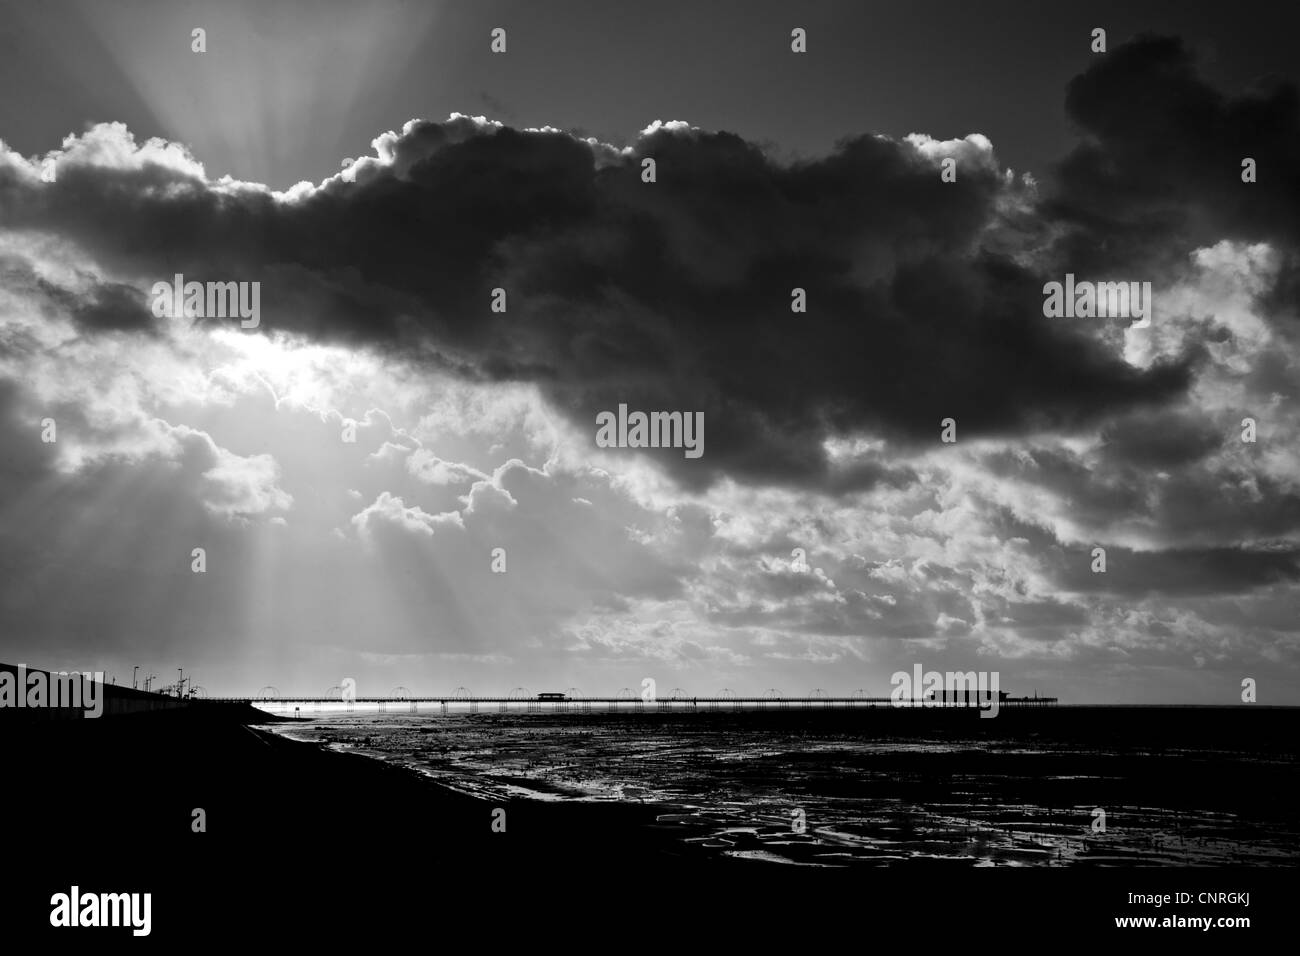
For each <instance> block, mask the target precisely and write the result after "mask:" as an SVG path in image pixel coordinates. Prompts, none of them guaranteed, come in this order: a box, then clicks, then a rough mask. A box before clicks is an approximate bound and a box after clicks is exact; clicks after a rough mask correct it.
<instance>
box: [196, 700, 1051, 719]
mask: <svg viewBox="0 0 1300 956" xmlns="http://www.w3.org/2000/svg"><path fill="white" fill-rule="evenodd" d="M208 699H209V700H221V701H230V702H238V703H243V704H248V705H250V706H252V707H256V708H258V709H259V710H264V711H266V712H267V713H270V714H276V715H277V716H285V717H311V716H315V715H318V714H338V713H379V714H384V713H390V714H437V715H444V716H445V715H449V714H477V713H496V714H508V713H510V714H524V713H528V714H534V713H536V714H584V713H587V714H642V713H661V714H669V713H675V714H680V713H701V712H704V713H709V712H732V711H760V712H761V711H788V710H803V711H825V710H834V711H848V710H881V709H883V710H907V709H922V710H938V709H953V710H979V709H981V708H988V707H989V706H990V705H992V703H993V702H992V701H990V700H987V699H985V700H982V701H978V700H976V699H975V697H974V696H973V695H972V696H970V697H969V698H966V699H960V700H957V699H948V700H909V701H907V702H906V704H905V705H903V704H901V703H896V702H895V701H894V700H892V699H891V698H889V697H779V696H776V697H659V698H655V699H653V700H644V699H642V698H640V697H556V696H555V695H544V696H531V697H522V696H520V697H511V696H507V697H467V696H448V697H408V696H388V697H353V698H342V699H340V698H338V697H280V696H273V697H272V696H267V697H217V698H208ZM1056 702H1057V699H1056V698H1055V697H1003V698H1001V699H1000V700H998V701H997V707H998V709H999V710H1000V709H1002V708H1012V709H1020V708H1026V707H1031V708H1032V707H1050V706H1053V705H1055V704H1056Z"/></svg>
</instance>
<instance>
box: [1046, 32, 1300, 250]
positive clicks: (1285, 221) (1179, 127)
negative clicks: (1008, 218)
mask: <svg viewBox="0 0 1300 956" xmlns="http://www.w3.org/2000/svg"><path fill="white" fill-rule="evenodd" d="M1066 110H1067V112H1068V113H1069V116H1070V118H1071V119H1072V120H1073V122H1074V123H1075V124H1076V125H1077V127H1078V130H1079V132H1080V133H1081V134H1082V137H1083V141H1082V143H1081V144H1080V145H1079V146H1078V147H1077V148H1076V149H1075V150H1074V151H1073V152H1071V153H1070V155H1069V156H1068V157H1067V158H1066V159H1065V160H1064V162H1062V163H1061V165H1060V168H1059V170H1058V176H1059V191H1058V194H1057V195H1056V197H1055V199H1054V201H1053V203H1052V204H1051V206H1050V208H1051V209H1052V211H1053V212H1054V213H1055V214H1056V215H1057V216H1059V217H1060V219H1061V221H1062V222H1065V223H1069V224H1070V225H1072V226H1074V227H1076V229H1077V231H1076V232H1073V233H1072V234H1071V237H1070V239H1069V241H1068V242H1067V243H1065V244H1064V245H1063V247H1062V249H1061V254H1062V257H1063V259H1064V261H1066V262H1067V263H1069V264H1070V265H1072V266H1074V267H1075V268H1078V269H1084V268H1098V269H1100V268H1128V269H1132V268H1133V267H1134V266H1135V265H1138V264H1141V263H1145V264H1147V266H1148V268H1158V269H1163V268H1165V267H1169V266H1172V265H1174V264H1177V263H1179V262H1181V261H1183V259H1184V258H1185V256H1186V253H1187V252H1188V251H1190V250H1191V249H1192V248H1194V247H1195V246H1198V245H1204V244H1206V243H1212V242H1215V241H1218V240H1220V239H1224V238H1234V239H1244V240H1250V241H1258V240H1264V239H1267V240H1272V241H1274V242H1275V243H1276V244H1278V245H1280V246H1282V247H1284V248H1291V249H1294V248H1295V246H1296V241H1297V239H1298V238H1300V94H1298V93H1297V90H1296V87H1295V86H1294V85H1293V84H1292V83H1290V82H1283V81H1281V80H1279V79H1266V80H1264V81H1261V82H1260V83H1259V84H1258V85H1257V86H1256V87H1255V88H1253V89H1251V90H1249V91H1247V92H1245V93H1243V94H1241V95H1239V96H1234V97H1229V96H1225V95H1223V94H1222V93H1220V92H1218V91H1217V90H1215V89H1214V88H1213V87H1211V86H1209V85H1208V84H1207V83H1206V82H1205V81H1204V80H1202V79H1201V78H1200V77H1199V76H1198V75H1197V71H1196V65H1195V62H1194V60H1193V57H1192V55H1191V54H1190V53H1189V52H1188V50H1186V49H1185V48H1184V46H1183V43H1182V41H1181V40H1178V39H1175V38H1169V37H1154V36H1144V37H1140V38H1138V39H1137V40H1135V41H1133V42H1131V43H1127V44H1125V45H1124V46H1122V47H1120V48H1118V49H1115V50H1113V51H1112V52H1110V53H1108V54H1106V55H1105V56H1103V57H1097V59H1096V64H1095V65H1094V66H1093V67H1092V68H1090V69H1089V70H1088V71H1087V72H1085V73H1083V74H1082V75H1080V76H1078V77H1076V78H1075V79H1074V80H1073V81H1071V83H1070V84H1069V87H1068V91H1067V96H1066ZM1246 157H1250V158H1252V159H1254V160H1255V161H1256V163H1257V164H1258V169H1257V172H1258V181H1257V182H1255V183H1252V184H1247V183H1243V182H1242V179H1241V174H1242V166H1241V163H1242V160H1243V159H1244V158H1246Z"/></svg>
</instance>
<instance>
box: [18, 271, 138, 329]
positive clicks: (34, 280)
mask: <svg viewBox="0 0 1300 956" xmlns="http://www.w3.org/2000/svg"><path fill="white" fill-rule="evenodd" d="M83 279H84V282H83V283H82V284H83V285H84V286H85V288H84V289H81V290H76V289H66V288H63V287H62V286H60V285H58V284H56V283H54V282H51V281H50V280H48V279H46V278H43V277H41V276H39V275H37V274H36V272H35V271H34V270H33V269H32V267H31V266H30V265H29V264H28V263H27V262H25V261H23V260H21V259H18V258H16V257H13V256H0V283H2V284H3V286H4V288H5V289H7V290H9V291H11V292H13V291H17V290H19V289H21V290H23V291H25V292H26V293H28V294H29V295H31V296H32V297H33V299H34V300H35V301H36V302H37V303H39V305H40V307H41V308H42V309H44V310H45V311H46V313H47V314H49V315H67V316H69V317H70V318H71V319H72V320H73V322H75V323H76V325H77V327H78V329H79V330H81V331H83V332H89V333H94V332H140V333H146V334H150V335H152V334H155V333H156V332H157V320H156V319H155V318H154V316H153V313H152V312H151V311H150V310H149V304H148V302H147V301H146V299H145V297H144V296H143V295H142V294H141V293H140V290H139V289H137V288H135V287H134V286H130V285H124V284H122V283H118V282H98V283H97V282H95V281H94V280H93V279H92V278H91V277H89V276H85V277H83Z"/></svg>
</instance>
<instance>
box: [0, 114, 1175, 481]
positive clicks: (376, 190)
mask: <svg viewBox="0 0 1300 956" xmlns="http://www.w3.org/2000/svg"><path fill="white" fill-rule="evenodd" d="M384 148H385V149H386V150H387V151H388V152H389V154H390V155H391V160H392V161H391V164H390V165H383V164H380V163H377V162H374V161H369V162H363V163H361V164H359V165H358V166H357V167H356V175H355V182H344V181H343V180H342V179H340V180H336V181H333V182H331V183H330V184H329V185H328V187H326V188H324V189H321V190H318V191H317V192H315V193H314V194H312V195H311V196H309V197H306V198H301V197H300V198H298V199H296V200H293V201H289V202H278V201H276V200H274V199H273V198H272V197H270V196H269V195H266V194H264V193H259V192H255V191H251V190H244V191H238V190H227V191H221V190H217V189H213V188H210V187H209V186H208V185H207V184H205V183H203V182H202V181H201V180H199V179H197V178H195V177H194V176H193V175H192V174H190V173H187V172H186V171H185V170H184V169H183V168H179V167H178V168H165V167H163V166H161V165H156V164H154V165H144V166H143V167H142V168H138V169H105V168H103V167H101V166H91V165H80V166H76V165H73V166H71V167H70V168H68V169H67V170H63V169H60V172H59V177H58V182H57V184H56V185H53V186H49V187H43V188H38V187H33V186H32V185H31V184H30V183H26V182H23V183H20V182H19V181H18V180H17V179H16V178H14V177H13V176H10V177H8V181H7V182H6V179H5V176H4V173H3V170H0V210H2V211H3V214H4V216H5V218H6V219H7V220H9V221H11V222H13V223H15V224H17V225H19V226H28V227H32V228H43V229H53V230H55V231H57V232H60V233H62V234H64V235H68V236H71V237H73V238H75V239H76V240H78V241H79V242H81V243H83V244H84V245H86V246H88V247H90V248H91V249H92V250H93V251H94V253H95V255H96V256H97V257H98V258H100V259H101V260H104V261H108V262H110V263H112V264H113V265H114V266H115V267H117V268H120V269H122V270H124V271H128V272H130V273H132V274H134V275H138V276H140V277H142V278H144V279H147V280H150V281H153V280H156V279H160V278H167V279H170V277H171V275H172V274H173V273H175V272H181V273H183V274H184V275H185V276H186V278H187V279H198V280H200V281H202V280H232V279H238V280H252V279H260V280H262V281H263V289H262V311H263V316H264V319H263V328H264V329H290V330H293V331H297V332H302V333H305V334H308V335H312V336H318V337H321V338H328V339H341V340H345V341H348V342H353V343H369V344H373V345H375V346H378V347H381V348H384V349H390V348H397V349H401V350H403V351H404V352H407V353H409V354H412V355H417V356H419V357H421V358H422V359H424V360H427V361H431V362H435V363H437V364H439V365H440V366H442V367H446V368H452V369H455V370H456V371H458V372H460V373H461V374H465V375H468V376H472V377H477V378H480V379H486V380H521V381H531V382H535V383H538V384H539V385H540V386H541V387H542V388H543V389H544V391H545V393H546V394H547V397H548V398H549V399H550V401H551V402H552V403H553V405H555V406H556V407H558V408H560V409H562V410H563V411H565V412H566V413H567V414H569V415H570V416H571V417H572V419H573V420H574V422H575V423H576V424H578V425H579V427H581V428H583V429H584V430H587V431H590V432H592V433H593V435H594V432H595V416H596V414H597V413H598V412H600V411H604V410H613V409H616V408H617V407H618V405H619V404H620V403H626V404H627V405H628V406H629V408H631V409H643V410H647V411H650V410H682V411H702V412H704V414H705V421H706V454H705V456H704V457H703V458H702V459H699V460H686V459H684V458H683V456H682V455H681V452H680V450H673V451H660V452H658V453H657V454H658V455H659V457H660V460H661V461H662V462H663V463H664V465H665V466H666V467H668V468H670V469H672V471H673V472H674V473H675V474H676V476H677V477H678V479H679V480H681V481H683V482H684V483H687V484H690V485H693V486H700V485H703V484H707V483H708V482H710V481H712V480H713V479H715V478H716V477H718V476H719V475H721V474H729V475H733V476H736V477H738V478H741V479H743V480H748V481H754V482H762V483H769V484H787V485H803V486H811V487H818V488H822V489H825V490H829V491H833V492H842V491H849V490H854V489H858V488H864V487H870V486H872V485H874V484H875V483H877V482H880V481H885V482H887V483H889V484H895V485H896V484H898V483H900V482H904V483H905V482H906V481H908V480H910V479H911V475H910V474H909V473H907V472H906V471H900V470H889V469H883V468H881V467H878V466H872V465H869V464H868V465H861V464H859V465H857V466H851V467H847V468H846V467H842V466H841V467H832V466H831V464H830V463H829V462H828V460H827V458H826V455H825V453H824V450H823V442H824V441H825V439H826V438H828V437H834V436H848V435H853V434H861V433H864V432H865V433H868V434H875V435H880V436H883V437H886V438H888V439H890V440H892V441H893V442H895V443H896V444H902V445H907V444H914V443H918V442H924V443H931V442H934V441H935V440H936V438H937V435H938V431H939V422H940V420H941V419H943V418H946V417H949V416H951V417H954V418H956V419H958V421H959V423H960V426H959V427H960V429H961V434H962V436H963V437H973V436H977V435H981V434H985V435H987V434H1010V433H1016V432H1018V431H1021V430H1024V429H1027V428H1072V427H1076V426H1080V425H1083V424H1087V423H1090V422H1093V421H1096V420H1099V419H1100V418H1102V417H1103V416H1105V415H1107V414H1109V413H1111V412H1114V411H1118V410H1123V409H1126V408H1130V407H1133V406H1144V405H1147V404H1152V403H1156V404H1158V403H1163V402H1167V401H1169V400H1171V399H1173V398H1174V397H1176V396H1178V395H1180V394H1181V393H1182V392H1183V391H1184V390H1185V388H1186V387H1187V384H1188V382H1189V380H1190V377H1191V370H1192V361H1193V359H1192V357H1191V356H1187V357H1184V358H1183V359H1181V360H1179V361H1178V362H1176V363H1173V364H1164V365H1156V366H1155V367H1153V368H1152V369H1150V370H1145V371H1144V370H1138V369H1135V368H1133V367H1131V366H1129V365H1127V364H1126V363H1124V362H1122V361H1121V360H1120V359H1118V358H1117V357H1115V356H1114V355H1112V354H1111V353H1110V352H1108V351H1106V350H1105V349H1104V348H1103V347H1102V346H1101V345H1100V344H1099V343H1098V342H1096V341H1095V340H1094V339H1093V338H1090V337H1088V335H1087V334H1086V333H1085V332H1084V331H1082V330H1080V329H1079V328H1078V327H1074V326H1071V325H1069V324H1068V323H1060V322H1051V321H1049V320H1046V319H1044V317H1043V316H1042V312H1041V302H1042V293H1041V287H1042V281H1043V277H1042V276H1041V275H1037V274H1035V273H1034V272H1032V271H1031V270H1030V269H1028V268H1026V267H1024V266H1023V265H1019V264H1016V263H1015V262H1014V261H1013V260H1012V258H1011V256H1010V255H1009V254H1008V252H1007V250H1006V249H1005V246H1006V245H1007V242H1006V237H1007V235H1008V234H1014V233H1017V232H1018V230H1020V229H1021V228H1023V226H1022V225H1015V226H1012V225H1007V226H1006V229H1005V230H1003V223H1004V222H1010V220H1011V219H1013V218H1014V217H1016V216H1017V215H1019V216H1021V217H1023V215H1024V210H1025V208H1027V205H1028V204H1029V203H1030V201H1031V197H1029V196H1028V194H1027V192H1026V189H1025V187H1024V186H1023V185H1021V184H1016V183H1014V182H1011V181H1009V180H1008V179H1007V178H1005V177H1004V175H1003V174H1002V173H1001V171H999V170H998V169H997V168H996V165H995V163H994V162H993V161H992V159H991V154H988V153H983V154H981V153H980V152H979V151H978V150H977V148H976V147H975V146H972V145H970V144H963V146H962V149H964V150H965V152H964V153H962V154H961V155H962V165H961V167H960V172H959V176H958V180H957V182H956V183H943V182H941V181H940V177H939V170H938V166H937V162H936V161H933V160H932V159H930V158H926V157H923V156H922V154H921V152H920V150H918V149H917V148H915V147H914V146H912V145H910V144H907V143H898V142H894V141H891V140H887V139H884V138H879V137H874V136H859V137H856V138H852V139H849V140H846V141H844V142H842V143H841V144H840V145H839V146H838V147H837V148H836V149H835V150H834V151H833V152H832V153H830V154H829V155H827V156H825V157H822V158H819V159H814V160H807V161H798V162H794V163H782V162H778V161H776V160H774V159H772V158H770V157H769V156H767V155H765V154H764V152H763V151H762V150H760V149H759V148H758V147H756V146H754V145H753V144H751V143H748V142H746V141H744V140H742V139H740V138H739V137H737V136H734V135H731V134H728V133H704V132H700V131H697V130H686V129H682V128H660V129H658V130H656V131H654V132H651V133H650V134H648V135H645V136H643V137H641V138H640V139H639V140H638V141H637V144H636V146H635V147H634V148H633V150H632V151H631V152H630V153H628V154H621V153H618V152H616V151H614V150H612V149H610V148H609V147H604V146H601V145H593V144H592V143H589V142H587V141H584V140H581V139H578V138H576V137H574V136H572V135H570V134H566V133H562V132H558V131H519V130H513V129H508V128H501V127H492V126H481V125H479V124H476V123H474V122H473V121H470V120H468V119H465V118H455V119H452V120H449V121H448V122H446V123H418V124H412V125H410V126H408V128H407V129H406V130H405V131H404V132H403V134H401V135H400V136H396V137H388V138H387V142H386V143H385V144H384ZM643 157H653V158H654V159H655V160H656V162H657V163H658V181H657V182H656V183H653V184H646V183H643V182H642V181H641V177H640V170H641V159H642V158H643ZM495 287H502V288H504V289H506V290H507V293H508V295H509V310H508V312H507V313H505V314H495V313H493V312H491V311H490V309H489V298H490V291H491V290H492V289H493V288H495ZM794 287H800V288H803V289H805V290H806V291H807V295H808V312H807V314H793V313H792V312H791V310H790V301H791V298H790V297H791V289H792V288H794Z"/></svg>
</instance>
